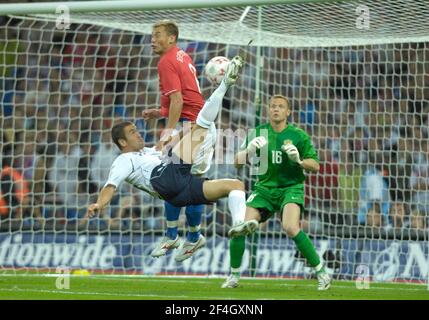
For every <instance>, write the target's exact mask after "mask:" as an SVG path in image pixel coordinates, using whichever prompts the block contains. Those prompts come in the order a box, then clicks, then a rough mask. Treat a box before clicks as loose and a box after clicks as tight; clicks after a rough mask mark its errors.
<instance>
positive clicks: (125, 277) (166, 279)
mask: <svg viewBox="0 0 429 320" xmlns="http://www.w3.org/2000/svg"><path fill="white" fill-rule="evenodd" d="M2 276H11V277H16V276H18V275H12V274H3V275H0V278H1V277H2ZM19 276H22V277H58V276H64V274H61V275H59V274H33V275H22V274H20V275H19ZM70 277H71V278H85V277H92V278H94V279H100V280H112V279H115V278H116V279H121V281H126V280H128V281H130V280H131V281H136V280H145V281H147V280H150V281H159V280H161V281H164V282H172V283H183V282H186V281H187V280H185V279H190V278H191V279H201V278H202V277H201V276H180V278H184V280H182V279H179V278H177V276H166V275H160V276H153V275H90V276H81V275H73V274H72V275H70ZM172 278H174V279H172ZM204 278H205V279H217V277H216V278H215V277H204ZM204 278H203V279H204ZM219 279H223V277H219ZM242 279H243V280H249V281H251V282H253V281H258V280H262V281H267V282H272V281H275V280H277V281H298V282H299V281H300V280H301V279H271V278H269V279H257V278H247V277H243V278H242ZM305 280H308V279H305ZM341 282H342V283H350V284H354V281H347V280H338V281H333V284H332V288H342V289H350V288H351V286H344V285H338V284H336V283H341ZM193 283H199V284H207V282H206V281H204V280H196V281H193ZM373 284H376V285H377V286H371V287H370V289H367V290H368V291H371V290H373V289H375V290H392V291H398V290H404V291H423V290H425V291H426V285H425V284H418V283H412V284H408V283H391V284H392V285H410V286H412V285H415V286H422V289H417V288H404V287H401V288H392V287H384V286H380V283H379V282H374V283H373ZM251 285H255V286H264V285H266V284H263V283H252V284H251ZM269 285H273V286H281V287H286V286H287V287H290V286H300V287H314V285H311V284H299V283H294V284H291V283H270V284H269ZM370 285H371V284H370ZM423 286H424V288H423ZM356 290H358V289H357V288H356ZM184 297H187V296H184ZM222 298H223V297H222ZM214 299H216V298H214Z"/></svg>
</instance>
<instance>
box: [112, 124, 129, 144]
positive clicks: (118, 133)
mask: <svg viewBox="0 0 429 320" xmlns="http://www.w3.org/2000/svg"><path fill="white" fill-rule="evenodd" d="M133 124H134V123H132V122H131V121H124V122H120V123H118V124H115V125H114V126H113V128H112V140H113V142H114V143H115V144H116V145H117V146H118V148H119V149H120V150H122V147H121V145H120V144H119V139H124V140H125V132H124V128H125V127H128V126H130V125H133Z"/></svg>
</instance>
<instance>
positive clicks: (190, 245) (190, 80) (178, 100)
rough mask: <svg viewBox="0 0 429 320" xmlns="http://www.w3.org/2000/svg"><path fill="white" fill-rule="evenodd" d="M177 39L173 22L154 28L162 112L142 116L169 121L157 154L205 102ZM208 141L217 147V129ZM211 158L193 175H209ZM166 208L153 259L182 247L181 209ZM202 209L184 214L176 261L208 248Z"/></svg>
mask: <svg viewBox="0 0 429 320" xmlns="http://www.w3.org/2000/svg"><path fill="white" fill-rule="evenodd" d="M178 36H179V29H178V27H177V25H176V24H175V23H174V22H172V21H161V22H158V23H156V24H154V25H153V29H152V41H151V45H152V50H153V51H154V53H156V54H158V55H159V56H160V60H159V63H158V76H159V88H160V92H161V108H160V109H146V110H144V111H143V112H142V116H143V119H144V120H149V119H157V118H161V117H165V118H167V124H166V127H165V129H164V131H163V132H162V134H161V138H160V141H159V142H158V144H157V149H158V150H162V149H163V148H164V146H165V144H166V143H168V142H170V141H171V140H173V136H174V135H175V136H176V137H178V135H177V134H176V132H177V130H180V126H178V124H179V123H180V122H181V123H184V122H188V123H191V124H193V123H194V122H195V120H196V119H197V116H198V113H199V112H200V110H201V108H202V107H203V105H204V98H203V96H202V95H201V91H200V87H199V83H198V78H197V70H196V68H195V65H194V63H193V62H192V59H191V57H190V56H189V55H188V54H187V53H186V52H184V51H183V50H181V49H180V48H178V47H177V39H178ZM175 131H176V132H175ZM206 139H207V145H208V147H209V148H210V147H212V144H213V145H214V143H215V141H216V140H215V139H216V128H215V127H214V125H213V128H212V134H211V135H207V136H206ZM173 143H174V141H173ZM170 144H171V143H170ZM208 154H209V158H210V159H208V161H207V159H206V160H204V161H202V163H201V165H202V167H199V165H197V166H196V167H195V171H194V174H203V173H205V172H207V171H208V168H209V165H207V163H209V161H211V155H212V153H208ZM194 166H195V164H194ZM193 169H194V168H193ZM164 204H165V216H166V219H167V232H166V235H165V236H164V237H163V238H162V239H161V242H160V243H159V244H158V245H157V247H156V248H155V249H154V250H153V251H152V254H151V255H152V256H153V257H160V256H163V255H165V254H166V253H167V251H168V250H170V249H175V248H178V247H179V246H180V241H179V236H178V230H177V229H178V220H179V215H180V211H181V208H180V207H174V206H173V205H171V204H170V203H168V202H167V201H165V203H164ZM203 209H204V205H194V206H187V207H186V211H185V213H186V219H187V224H188V232H187V237H186V238H187V239H186V242H185V243H184V244H183V246H182V248H181V250H180V251H179V253H178V254H177V255H176V261H183V260H185V259H187V258H189V257H191V256H192V255H193V254H194V253H195V251H196V250H198V249H200V248H202V247H203V246H204V245H205V242H206V240H205V238H204V236H202V235H201V233H200V224H201V216H202V212H203Z"/></svg>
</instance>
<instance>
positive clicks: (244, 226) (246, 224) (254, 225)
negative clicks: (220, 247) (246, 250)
mask: <svg viewBox="0 0 429 320" xmlns="http://www.w3.org/2000/svg"><path fill="white" fill-rule="evenodd" d="M258 226H259V222H258V221H256V220H254V219H252V220H248V221H243V222H240V223H237V224H236V225H233V226H232V227H231V229H229V231H228V237H230V238H237V237H241V236H247V235H249V234H251V233H253V232H255V231H256V229H258Z"/></svg>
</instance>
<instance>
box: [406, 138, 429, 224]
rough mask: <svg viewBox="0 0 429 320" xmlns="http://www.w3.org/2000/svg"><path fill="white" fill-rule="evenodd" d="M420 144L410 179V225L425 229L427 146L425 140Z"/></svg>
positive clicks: (428, 176)
mask: <svg viewBox="0 0 429 320" xmlns="http://www.w3.org/2000/svg"><path fill="white" fill-rule="evenodd" d="M420 146H421V148H420V152H417V159H416V162H415V164H414V166H413V169H412V170H413V171H412V174H411V179H410V185H411V189H412V191H413V195H412V208H413V211H412V215H411V227H412V228H417V229H425V227H426V220H427V217H428V215H429V147H428V142H427V140H426V141H420Z"/></svg>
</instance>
